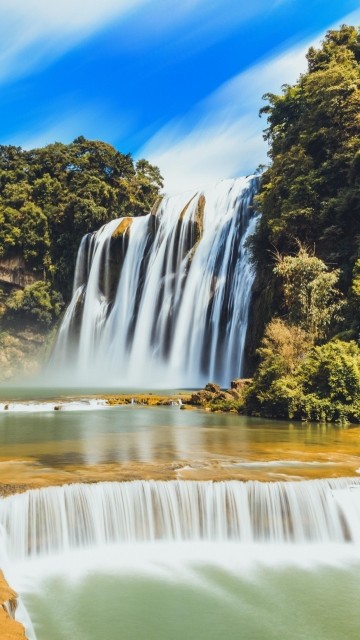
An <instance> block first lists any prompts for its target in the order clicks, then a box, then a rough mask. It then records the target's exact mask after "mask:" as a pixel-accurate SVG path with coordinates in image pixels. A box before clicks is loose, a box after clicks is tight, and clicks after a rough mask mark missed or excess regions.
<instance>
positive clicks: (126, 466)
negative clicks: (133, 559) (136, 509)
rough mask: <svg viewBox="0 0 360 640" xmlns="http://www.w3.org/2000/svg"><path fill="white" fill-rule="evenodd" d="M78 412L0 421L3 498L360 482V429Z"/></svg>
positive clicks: (195, 414) (166, 413)
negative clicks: (27, 491) (150, 485)
mask: <svg viewBox="0 0 360 640" xmlns="http://www.w3.org/2000/svg"><path fill="white" fill-rule="evenodd" d="M37 394H38V395H37V396H36V399H38V398H39V397H40V396H41V397H42V398H43V399H44V397H43V396H42V395H41V392H39V390H38V391H37ZM49 397H50V396H49ZM49 397H48V398H47V399H46V402H48V399H49ZM51 397H54V395H52V396H51ZM57 400H58V397H57ZM68 400H69V398H68V397H66V396H65V399H64V398H63V401H68ZM44 407H45V408H46V405H44ZM75 408H76V410H72V411H66V410H64V411H54V410H53V408H51V409H49V410H43V411H26V412H17V411H2V412H0V490H1V485H3V486H4V485H9V486H11V485H12V484H13V485H14V486H15V485H16V486H20V485H24V486H29V487H37V486H45V485H47V484H59V483H63V482H74V481H87V482H88V481H97V480H99V479H107V480H112V479H113V480H119V479H132V478H141V477H144V478H148V477H156V478H163V479H229V478H234V479H256V478H257V479H260V480H281V479H299V478H315V477H336V476H349V475H356V474H357V473H360V428H359V427H349V428H346V427H341V426H339V425H315V424H304V423H286V422H275V421H270V420H269V421H266V420H260V419H255V418H247V417H243V416H238V415H236V414H213V413H209V412H205V411H199V410H194V411H187V410H185V411H183V410H180V409H179V407H178V406H176V407H171V406H169V407H153V408H149V407H141V406H139V405H134V406H121V407H107V408H104V407H101V406H100V407H98V406H94V407H89V406H86V407H82V406H81V404H80V405H79V406H77V407H75ZM89 408H90V409H91V410H89ZM154 474H155V476H154Z"/></svg>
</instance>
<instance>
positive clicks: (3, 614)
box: [0, 570, 26, 640]
mask: <svg viewBox="0 0 360 640" xmlns="http://www.w3.org/2000/svg"><path fill="white" fill-rule="evenodd" d="M16 606H17V593H15V591H13V589H11V587H9V585H8V583H7V582H6V580H5V576H4V574H3V572H2V571H1V570H0V638H1V640H25V638H26V636H25V630H24V627H23V626H22V624H20V622H16V620H14V616H15V611H16Z"/></svg>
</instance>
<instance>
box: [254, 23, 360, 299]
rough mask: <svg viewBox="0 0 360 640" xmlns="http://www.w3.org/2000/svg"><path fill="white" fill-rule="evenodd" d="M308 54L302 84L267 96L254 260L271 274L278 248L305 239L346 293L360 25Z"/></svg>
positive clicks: (351, 251) (355, 251)
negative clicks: (266, 161) (265, 158)
mask: <svg viewBox="0 0 360 640" xmlns="http://www.w3.org/2000/svg"><path fill="white" fill-rule="evenodd" d="M307 59H308V70H307V72H306V73H304V74H302V75H301V76H300V78H299V80H298V82H296V83H295V84H294V85H292V86H290V85H284V87H283V91H282V94H281V95H275V94H266V95H265V96H264V97H265V98H266V100H267V103H268V104H267V105H266V106H264V107H263V108H262V110H261V113H263V114H265V115H266V116H267V120H268V127H267V129H266V131H265V139H266V140H268V142H269V143H270V151H269V156H270V159H271V165H270V166H269V167H268V168H267V170H266V171H265V172H264V173H263V176H262V181H261V191H260V195H259V205H260V208H261V210H262V218H261V222H260V225H259V228H258V231H257V233H256V236H255V238H254V241H253V246H254V253H255V260H256V263H257V265H258V268H259V269H260V272H261V271H263V272H264V273H266V270H268V269H269V264H270V263H271V262H272V249H273V248H274V246H275V247H276V248H277V250H278V251H279V252H280V253H283V254H289V253H291V252H292V251H293V249H294V245H295V244H296V240H295V239H299V240H300V241H301V242H302V243H305V244H306V245H307V246H314V247H316V254H317V255H318V257H320V258H321V259H323V260H324V261H325V262H326V264H331V265H333V266H334V267H335V268H339V269H340V286H341V289H342V290H343V292H344V293H345V294H346V293H347V292H348V289H349V287H350V285H351V276H352V270H353V266H354V263H355V261H356V260H357V259H358V258H359V257H360V29H359V28H355V27H350V26H342V27H341V28H340V29H339V30H338V31H333V30H332V31H329V32H328V33H327V35H326V37H325V40H324V42H323V43H322V46H321V47H320V48H319V49H314V48H311V49H310V50H309V52H308V55H307ZM277 302H278V300H277V299H276V296H275V302H274V304H275V306H276V305H277Z"/></svg>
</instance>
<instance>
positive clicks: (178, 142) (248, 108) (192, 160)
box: [137, 10, 360, 193]
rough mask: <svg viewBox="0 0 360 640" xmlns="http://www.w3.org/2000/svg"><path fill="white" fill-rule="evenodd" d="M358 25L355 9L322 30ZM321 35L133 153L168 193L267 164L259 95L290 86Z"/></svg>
mask: <svg viewBox="0 0 360 640" xmlns="http://www.w3.org/2000/svg"><path fill="white" fill-rule="evenodd" d="M358 22H360V10H357V11H354V12H353V13H351V14H349V15H347V16H344V18H342V19H341V20H339V22H338V23H337V24H336V25H329V27H328V28H337V27H338V26H339V24H343V23H345V24H357V23H358ZM323 35H324V33H322V34H321V36H318V37H317V38H316V39H313V40H312V41H311V42H310V41H307V42H303V43H301V44H298V45H297V46H294V47H292V48H290V49H288V50H286V51H283V52H282V53H278V54H277V55H276V56H273V57H271V58H270V59H268V60H265V61H263V62H261V63H259V64H257V65H255V66H253V67H251V68H249V69H247V70H246V71H244V72H242V73H240V74H239V75H237V76H235V77H234V78H232V79H231V80H230V81H228V82H226V83H225V84H223V85H222V86H221V87H219V89H217V90H216V91H215V92H214V93H213V94H211V95H210V96H209V97H208V98H207V99H206V100H203V101H202V102H201V103H199V104H197V105H196V106H195V107H194V108H193V109H192V110H191V111H190V112H189V113H188V114H187V115H186V116H184V117H183V118H181V119H178V120H176V121H171V122H169V123H168V124H167V125H166V126H165V127H163V128H162V129H161V130H160V131H159V132H158V133H156V134H155V135H154V136H153V137H152V138H151V139H150V140H149V142H148V143H147V144H146V145H145V146H144V147H143V148H142V149H141V150H140V151H139V153H138V154H137V155H138V156H142V157H146V158H148V159H149V160H150V161H151V162H153V163H154V164H156V165H158V166H159V167H160V170H161V172H162V174H163V176H164V179H165V190H166V191H167V192H169V193H172V192H176V191H181V190H185V189H192V188H197V187H201V186H203V185H205V184H207V183H210V182H214V181H216V180H221V179H223V178H229V177H232V176H236V175H245V174H249V173H252V172H253V171H255V169H256V168H257V166H258V165H259V164H262V163H265V162H266V161H267V144H266V143H265V142H264V140H263V135H262V132H263V129H264V128H265V119H264V118H262V119H260V118H259V117H258V112H259V109H260V108H261V106H262V105H263V104H264V102H263V101H262V95H263V94H264V93H265V92H266V93H271V92H272V93H279V92H280V89H281V85H282V84H286V83H288V84H292V83H294V82H295V81H296V80H297V78H298V77H299V75H300V73H301V72H303V71H305V69H306V58H305V54H306V51H307V50H308V48H309V46H310V45H314V46H318V45H319V42H320V40H321V39H322V38H323ZM194 123H195V124H194Z"/></svg>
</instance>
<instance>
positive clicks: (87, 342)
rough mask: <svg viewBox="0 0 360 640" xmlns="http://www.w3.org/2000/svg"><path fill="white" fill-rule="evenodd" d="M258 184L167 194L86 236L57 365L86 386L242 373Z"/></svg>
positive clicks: (167, 382) (192, 380)
mask: <svg viewBox="0 0 360 640" xmlns="http://www.w3.org/2000/svg"><path fill="white" fill-rule="evenodd" d="M257 184H258V180H257V178H255V177H251V178H239V179H236V180H224V181H222V182H220V183H218V184H216V185H214V186H213V187H212V188H209V189H206V190H205V191H203V192H196V193H193V194H189V193H186V194H183V195H181V196H172V197H166V198H164V199H163V200H162V201H161V202H160V203H159V204H158V205H157V208H156V210H154V211H153V212H152V213H151V214H149V215H147V216H145V217H141V218H120V219H118V220H113V221H112V222H110V223H108V224H107V225H105V226H103V227H102V228H101V229H100V230H99V231H98V232H97V233H95V234H92V235H87V236H85V237H84V238H83V240H82V242H81V246H80V248H79V253H78V258H77V264H76V272H75V279H74V292H73V298H72V301H71V303H70V305H69V307H68V309H67V311H66V314H65V317H64V320H63V323H62V326H61V328H60V331H59V335H58V339H57V343H56V346H55V351H54V354H53V357H52V361H51V367H52V370H53V371H54V370H55V371H61V372H64V371H65V372H66V381H67V382H69V381H70V380H71V377H72V379H73V380H72V381H74V382H77V383H79V384H81V385H84V384H91V383H95V384H99V383H102V384H104V385H111V384H114V383H115V384H121V385H124V386H136V387H140V386H149V387H156V386H157V387H159V386H160V387H163V388H169V387H199V386H202V385H203V384H204V383H206V382H208V381H210V380H211V381H215V382H218V383H219V384H221V385H222V386H227V385H229V382H230V380H231V379H232V378H235V377H238V376H239V375H241V373H242V370H243V360H244V345H245V338H246V331H247V326H248V315H249V304H250V296H251V288H252V284H253V279H254V273H253V270H252V268H251V263H250V255H249V250H248V248H247V245H246V240H247V238H248V237H249V235H250V234H251V233H253V231H254V229H255V224H256V215H255V213H254V207H253V201H254V195H255V193H256V190H257Z"/></svg>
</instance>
